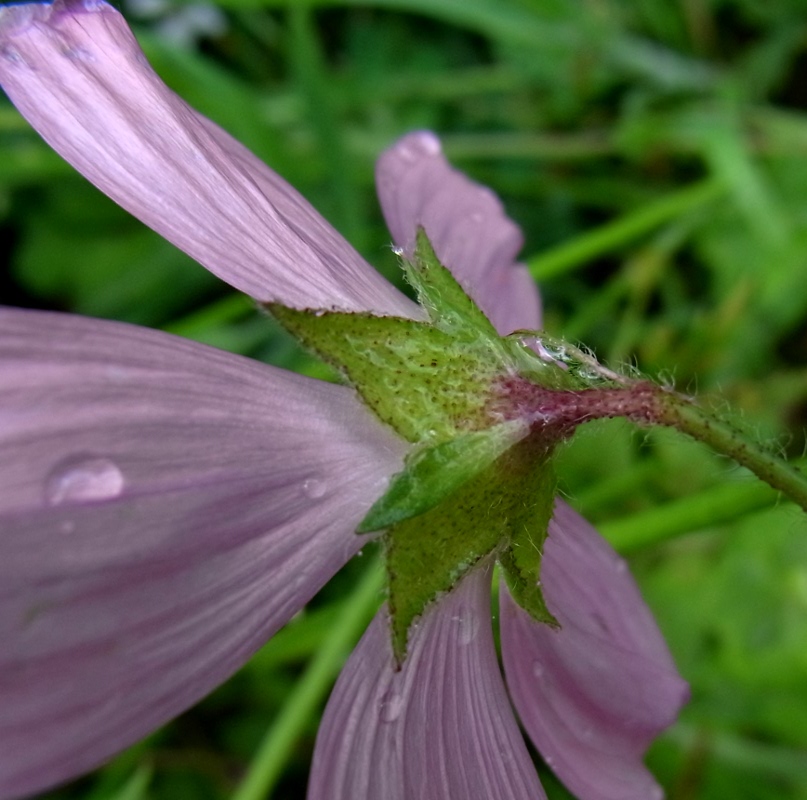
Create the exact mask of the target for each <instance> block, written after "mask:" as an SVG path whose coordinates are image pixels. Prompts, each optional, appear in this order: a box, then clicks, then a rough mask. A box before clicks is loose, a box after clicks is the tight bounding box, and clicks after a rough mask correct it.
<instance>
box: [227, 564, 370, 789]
mask: <svg viewBox="0 0 807 800" xmlns="http://www.w3.org/2000/svg"><path fill="white" fill-rule="evenodd" d="M383 578H384V573H383V572H382V570H381V569H380V567H379V565H378V564H377V563H376V564H373V565H372V567H370V568H369V569H368V570H367V573H366V574H365V576H364V577H363V578H362V580H361V582H360V583H359V585H358V586H357V587H356V589H355V591H354V592H353V593H352V594H351V595H350V596H349V597H348V598H347V600H346V601H345V603H344V604H343V606H342V613H341V614H340V619H339V624H338V625H334V626H333V629H332V630H331V632H330V634H329V635H328V636H327V637H326V638H325V639H324V640H323V642H322V646H321V647H320V648H319V651H318V652H317V654H316V656H314V658H313V660H312V661H311V662H310V663H309V665H308V668H307V669H306V671H305V673H304V674H303V676H302V678H301V679H300V680H299V681H298V682H297V683H296V685H295V687H294V690H293V691H292V692H291V694H290V695H289V698H288V700H286V703H285V705H284V706H283V709H282V710H281V712H280V714H279V715H278V716H277V717H276V718H275V720H274V723H273V724H272V727H271V728H270V729H269V730H268V731H267V733H266V735H265V736H264V738H263V741H262V742H261V743H260V745H259V746H258V751H257V753H256V754H255V757H254V758H253V760H252V763H251V765H250V767H249V770H248V772H247V774H246V776H245V777H244V779H243V780H242V782H241V783H240V785H239V786H238V787H237V788H236V790H235V792H234V793H233V795H232V798H231V800H266V798H267V797H268V796H269V793H270V792H271V791H272V789H273V787H274V785H275V783H276V782H277V779H278V778H279V777H280V775H281V774H282V771H283V768H284V766H285V764H286V761H287V759H288V756H289V754H290V753H291V750H292V748H293V747H294V744H295V742H296V741H297V740H298V738H299V736H300V734H301V733H302V731H303V729H304V728H305V726H306V724H307V722H308V720H309V719H310V718H311V715H312V714H313V713H314V712H315V711H316V710H317V708H318V706H319V704H320V703H321V702H322V700H323V698H324V696H325V694H326V693H327V691H328V689H329V688H330V686H331V684H332V683H333V681H334V679H335V678H336V675H337V674H338V672H339V670H340V669H341V667H342V664H343V663H344V660H345V658H346V657H347V655H348V652H349V650H350V648H351V647H352V646H353V645H354V644H355V642H356V640H357V639H358V638H359V636H360V634H361V632H362V629H363V628H364V626H365V625H366V624H367V622H368V620H369V618H370V616H371V615H372V613H373V611H374V610H375V607H376V605H377V604H378V601H379V596H380V593H381V590H382V588H383Z"/></svg>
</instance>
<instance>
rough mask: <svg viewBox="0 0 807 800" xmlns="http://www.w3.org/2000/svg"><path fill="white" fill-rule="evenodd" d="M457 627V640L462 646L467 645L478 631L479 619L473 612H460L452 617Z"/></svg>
mask: <svg viewBox="0 0 807 800" xmlns="http://www.w3.org/2000/svg"><path fill="white" fill-rule="evenodd" d="M452 620H453V622H454V623H455V624H456V625H457V627H458V629H459V630H458V632H457V642H458V643H459V644H460V645H462V646H463V647H465V646H467V645H469V644H470V643H471V642H472V641H473V640H474V639H476V634H477V633H478V632H479V620H478V619H477V618H476V617H475V616H474V615H473V614H462V615H461V616H457V617H452Z"/></svg>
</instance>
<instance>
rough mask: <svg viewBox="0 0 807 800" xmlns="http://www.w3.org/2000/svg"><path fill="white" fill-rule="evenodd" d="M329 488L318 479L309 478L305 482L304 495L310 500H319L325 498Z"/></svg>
mask: <svg viewBox="0 0 807 800" xmlns="http://www.w3.org/2000/svg"><path fill="white" fill-rule="evenodd" d="M327 488H328V487H327V486H326V485H325V483H324V482H323V481H321V480H318V479H317V478H308V479H307V480H306V481H304V482H303V494H304V495H305V496H306V497H307V498H308V499H309V500H319V499H320V498H321V497H324V496H325V492H326V491H327Z"/></svg>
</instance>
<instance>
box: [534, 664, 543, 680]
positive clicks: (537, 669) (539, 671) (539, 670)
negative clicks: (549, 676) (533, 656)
mask: <svg viewBox="0 0 807 800" xmlns="http://www.w3.org/2000/svg"><path fill="white" fill-rule="evenodd" d="M532 674H533V675H534V676H535V677H536V678H538V679H539V680H540V679H541V678H543V677H544V665H543V664H542V663H541V662H540V661H533V662H532Z"/></svg>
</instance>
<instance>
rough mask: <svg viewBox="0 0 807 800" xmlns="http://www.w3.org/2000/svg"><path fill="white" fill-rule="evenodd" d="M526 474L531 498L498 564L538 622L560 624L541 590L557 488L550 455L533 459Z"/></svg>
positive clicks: (527, 493) (515, 595)
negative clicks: (543, 566)
mask: <svg viewBox="0 0 807 800" xmlns="http://www.w3.org/2000/svg"><path fill="white" fill-rule="evenodd" d="M525 478H526V480H527V482H528V485H526V486H524V487H523V489H524V490H525V496H528V497H530V500H531V502H530V503H529V504H525V505H524V506H522V508H521V509H520V510H518V511H517V513H516V517H515V518H514V520H513V522H514V525H513V533H512V536H511V538H510V541H509V542H508V544H507V546H506V547H505V548H504V549H503V550H502V551H501V552H500V553H499V564H500V565H501V568H502V572H503V573H504V579H505V581H506V582H507V588H508V589H509V590H510V594H511V595H512V596H513V599H514V600H515V601H516V602H517V603H518V604H519V605H520V606H521V607H522V608H523V609H524V610H525V611H527V612H528V613H529V614H530V616H531V617H532V618H533V619H534V620H536V621H537V622H544V623H546V624H548V625H551V626H552V627H554V628H557V627H560V625H559V624H558V621H557V620H556V619H555V617H554V616H553V615H552V613H551V612H550V611H549V609H548V608H547V606H546V601H545V600H544V595H543V591H542V590H541V563H542V560H543V550H544V544H545V542H546V537H547V535H548V533H549V521H550V520H551V519H552V514H553V511H554V501H555V494H556V491H555V490H556V488H557V481H556V478H555V470H554V469H553V465H552V462H551V460H550V458H549V457H546V458H543V459H541V460H540V461H538V462H537V463H533V464H532V470H531V472H530V474H529V475H526V476H525Z"/></svg>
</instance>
